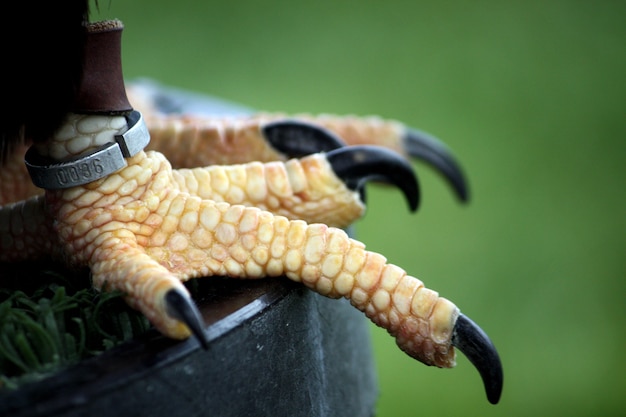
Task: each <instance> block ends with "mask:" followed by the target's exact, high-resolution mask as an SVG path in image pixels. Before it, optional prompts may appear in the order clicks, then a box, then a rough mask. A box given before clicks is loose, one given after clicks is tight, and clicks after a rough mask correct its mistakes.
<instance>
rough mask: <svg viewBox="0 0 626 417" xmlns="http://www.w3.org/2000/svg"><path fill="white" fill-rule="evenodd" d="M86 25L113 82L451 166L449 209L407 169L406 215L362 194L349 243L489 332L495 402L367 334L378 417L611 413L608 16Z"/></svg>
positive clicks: (373, 9)
mask: <svg viewBox="0 0 626 417" xmlns="http://www.w3.org/2000/svg"><path fill="white" fill-rule="evenodd" d="M99 7H100V11H99V12H97V13H94V16H93V17H92V19H93V20H95V19H99V18H104V17H117V18H120V19H121V20H122V21H123V22H124V23H125V25H126V29H125V33H124V48H123V59H124V69H125V70H124V71H125V75H126V77H127V78H129V79H134V78H138V77H150V78H153V79H156V80H159V81H161V82H163V83H166V84H168V85H172V86H177V87H182V88H186V89H191V90H194V91H198V92H201V93H208V94H212V95H216V96H219V97H223V98H226V99H229V100H232V101H234V102H237V103H241V104H245V105H247V106H251V107H254V108H258V109H262V110H267V111H287V112H290V113H295V112H313V113H319V112H330V113H337V114H348V113H354V114H359V115H368V114H378V115H381V116H384V117H387V118H394V119H399V120H401V121H403V122H405V123H406V124H408V125H410V126H413V127H418V128H421V129H424V130H426V131H429V132H432V133H433V134H435V135H437V136H438V137H440V138H441V139H442V140H443V141H445V142H446V143H447V144H448V145H449V146H450V147H451V148H452V149H453V150H454V152H455V154H456V155H457V156H458V158H459V159H460V161H462V163H463V165H464V167H465V169H466V171H467V173H468V176H469V179H470V182H471V188H472V201H471V203H470V204H469V205H468V206H462V205H460V204H459V203H458V202H457V201H456V199H455V198H454V196H453V195H452V193H451V192H450V190H449V189H448V188H447V186H446V185H445V184H444V182H443V181H442V180H441V178H440V177H438V176H437V175H436V174H435V173H434V172H433V171H432V170H430V169H429V168H428V167H426V166H423V165H419V164H416V168H417V170H418V173H419V175H420V180H421V184H422V190H423V194H422V195H423V201H422V207H421V210H420V211H419V212H418V214H417V215H411V214H409V213H408V212H407V210H406V206H405V203H404V200H403V197H402V196H401V195H400V193H399V192H397V191H395V190H391V189H383V188H379V187H376V186H370V187H369V188H368V200H369V205H368V212H367V214H366V216H365V218H363V219H362V220H360V221H359V222H358V224H357V228H356V231H357V237H358V238H359V239H360V240H362V241H364V242H365V243H366V244H367V245H368V247H369V248H370V249H372V250H375V251H378V252H381V253H383V254H384V255H386V256H387V257H388V259H389V260H390V261H391V262H393V263H395V264H398V265H400V266H402V267H403V268H405V269H407V270H408V271H409V272H410V273H411V274H413V275H415V276H417V277H419V278H421V279H422V280H423V281H424V282H425V283H426V284H427V286H429V287H430V288H433V289H435V290H437V291H439V292H440V294H441V295H443V296H445V297H447V298H449V299H451V300H453V301H454V302H455V303H456V304H457V305H459V306H460V307H461V309H462V310H463V311H464V312H465V313H466V314H467V315H469V316H470V317H472V318H473V319H474V320H475V321H476V322H477V323H479V324H480V325H481V326H482V327H483V328H484V329H485V330H486V331H487V332H488V333H489V335H490V336H491V337H492V339H493V341H494V343H495V344H496V346H497V347H498V349H499V351H500V354H501V357H502V360H503V363H504V370H505V387H504V393H503V397H502V400H501V403H500V404H499V405H497V406H491V405H489V404H488V403H487V401H486V398H485V396H484V393H483V388H482V383H481V381H480V378H479V376H478V374H477V373H476V371H475V370H474V369H473V367H472V366H471V365H470V363H469V362H468V361H467V360H466V359H465V358H464V357H461V355H459V356H460V357H459V360H458V366H457V368H455V369H453V370H439V369H435V368H429V367H425V366H421V365H420V364H418V363H417V362H415V361H413V360H412V359H410V358H408V357H407V356H406V355H404V354H403V353H402V352H401V351H400V350H399V349H397V348H396V346H395V343H394V341H393V339H392V338H390V337H388V336H387V334H386V332H385V331H383V330H381V329H378V328H375V327H374V326H372V334H373V341H374V349H375V353H376V360H377V363H376V366H377V369H378V374H379V381H380V391H381V392H380V399H379V402H378V410H377V415H378V416H379V417H400V416H419V415H422V416H425V415H428V416H478V415H480V416H489V415H506V416H548V415H567V416H590V415H602V416H607V417H608V416H617V415H624V413H626V400H625V397H626V390H625V386H626V384H625V383H624V381H625V376H624V375H625V374H626V360H625V359H624V354H623V350H624V348H625V347H626V344H625V342H626V337H625V334H624V332H625V330H626V327H625V320H624V307H625V299H624V298H625V297H624V295H625V291H624V290H625V286H624V278H625V275H626V274H625V272H626V268H625V267H626V261H625V247H626V245H625V243H626V239H625V238H626V233H625V232H626V212H625V203H626V199H625V189H624V185H625V181H624V180H625V177H626V170H625V168H624V156H625V153H626V145H625V139H626V135H625V133H626V118H625V110H626V80H625V75H626V50H625V42H626V25H625V24H624V17H625V16H626V2H619V1H596V2H588V1H560V0H552V1H535V0H531V1H510V2H503V1H494V0H478V1H472V2H466V1H459V0H457V1H445V0H444V1H437V2H426V1H415V0H413V1H391V0H389V1H385V2H382V1H370V0H361V1H359V2H355V1H345V0H333V1H327V0H317V1H314V2H312V1H310V2H298V1H293V0H291V1H265V2H262V1H257V2H254V1H248V0H240V1H236V2H234V1H233V2H226V1H222V2H216V1H212V2H208V1H204V2H203V1H197V0H178V1H176V2H172V1H147V0H135V1H126V2H122V1H100V2H99ZM216 383H219V382H217V381H216ZM207 390H208V391H209V393H208V395H210V387H207Z"/></svg>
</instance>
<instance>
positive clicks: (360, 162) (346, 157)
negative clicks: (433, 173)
mask: <svg viewBox="0 0 626 417" xmlns="http://www.w3.org/2000/svg"><path fill="white" fill-rule="evenodd" d="M326 157H327V159H328V162H329V163H330V165H331V166H332V168H333V171H335V174H337V176H338V177H339V178H341V179H342V180H343V181H344V182H345V183H346V185H347V186H348V188H350V189H352V190H355V191H361V190H362V189H363V185H364V184H365V182H367V181H368V180H376V181H383V182H386V183H389V184H393V185H395V186H397V187H398V188H400V189H401V190H402V191H403V192H404V195H405V197H406V199H407V201H408V203H409V207H410V209H411V211H415V210H417V207H418V206H419V198H420V193H419V185H418V182H417V176H416V175H415V171H413V167H412V166H411V164H410V163H409V162H408V161H407V160H406V159H404V158H403V157H402V156H401V155H399V154H397V153H396V152H393V151H391V150H389V149H386V148H382V147H380V146H373V145H360V146H347V147H344V148H340V149H335V150H334V151H331V152H328V153H327V155H326Z"/></svg>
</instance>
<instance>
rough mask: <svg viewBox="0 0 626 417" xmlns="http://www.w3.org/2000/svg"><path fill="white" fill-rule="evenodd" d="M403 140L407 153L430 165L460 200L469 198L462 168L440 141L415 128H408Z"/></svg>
mask: <svg viewBox="0 0 626 417" xmlns="http://www.w3.org/2000/svg"><path fill="white" fill-rule="evenodd" d="M403 140H404V148H405V149H406V151H407V153H408V154H409V155H411V156H414V157H416V158H419V159H422V160H424V161H425V162H427V163H429V164H430V165H432V166H433V167H434V168H435V169H437V170H438V171H439V172H440V173H441V174H443V176H444V177H445V178H446V180H448V183H450V185H451V186H452V188H453V189H454V191H455V192H456V194H457V196H458V197H459V199H460V200H461V201H462V202H467V201H468V200H469V187H468V184H467V180H466V178H465V175H464V174H463V170H462V169H461V166H460V165H459V163H458V162H457V161H456V159H455V158H454V156H452V153H451V152H450V150H449V149H448V148H447V147H446V146H445V145H444V144H443V143H442V142H441V141H439V140H438V139H437V138H435V137H434V136H431V135H429V134H428V133H426V132H422V131H420V130H416V129H408V130H407V132H406V134H405V136H404V139H403Z"/></svg>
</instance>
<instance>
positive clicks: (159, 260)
mask: <svg viewBox="0 0 626 417" xmlns="http://www.w3.org/2000/svg"><path fill="white" fill-rule="evenodd" d="M124 120H125V119H124V118H121V117H117V118H115V117H113V118H104V117H102V116H78V115H77V116H71V117H70V118H69V119H68V123H67V124H66V125H65V126H64V128H63V129H61V130H60V131H59V134H57V135H56V136H55V137H54V138H52V140H51V141H50V142H49V143H46V145H45V147H42V148H41V149H39V151H40V152H41V153H46V154H48V155H51V156H53V157H55V158H59V159H60V158H63V157H64V156H69V155H80V154H84V153H85V152H88V151H89V150H92V149H94V148H96V147H97V146H99V145H101V144H102V142H107V141H110V140H111V138H112V135H113V134H115V133H116V132H117V131H118V130H120V125H121V124H122V121H124ZM64 154H65V155H64ZM127 162H128V166H127V167H125V168H123V169H121V170H119V171H117V172H116V173H114V174H112V175H109V176H108V177H106V178H103V179H101V180H97V181H95V182H92V183H89V184H86V185H83V186H77V187H73V188H69V189H65V190H56V191H46V195H45V202H44V199H43V198H41V197H34V198H33V199H31V200H29V202H28V203H20V204H25V207H28V209H27V210H25V211H17V214H16V210H5V208H3V209H1V210H0V216H3V215H4V216H8V215H12V216H17V217H18V218H19V219H17V220H15V219H12V220H13V221H17V222H18V223H20V220H21V223H22V224H26V223H28V222H30V221H31V220H28V221H26V220H25V218H26V217H29V218H30V216H31V215H34V216H35V220H34V222H33V223H32V224H33V225H34V227H32V228H22V229H19V230H15V233H13V232H11V233H10V234H9V235H11V236H13V237H12V238H8V239H6V240H7V241H6V242H2V245H3V247H2V254H1V255H0V260H3V261H6V260H16V258H17V256H18V255H17V254H18V253H19V248H20V247H22V246H23V245H24V243H21V242H24V241H26V240H29V239H39V240H40V242H39V243H38V245H37V247H38V248H39V250H40V251H41V252H43V253H48V254H50V255H53V256H62V257H64V258H66V259H67V260H68V262H70V263H71V264H75V265H84V266H88V267H89V268H90V269H91V272H92V276H93V281H94V285H95V286H96V287H98V288H103V287H106V289H107V290H114V289H117V290H121V291H123V292H124V293H126V295H127V300H128V302H129V303H130V304H131V305H132V306H134V307H135V308H137V309H138V310H140V311H141V312H142V313H143V314H145V315H146V317H147V318H148V319H149V320H150V321H151V322H152V323H153V324H154V326H155V327H156V328H157V329H159V330H160V331H161V332H162V333H163V334H165V335H166V336H168V337H172V338H179V339H182V338H186V337H188V336H189V335H190V331H189V329H188V328H187V327H186V325H184V324H183V323H182V322H180V321H178V320H175V319H173V318H171V317H170V316H169V315H168V314H167V312H166V305H165V301H164V296H165V294H166V293H167V292H168V291H170V290H172V289H177V290H179V291H181V292H183V293H187V291H186V289H185V287H184V286H183V284H182V281H185V280H187V279H190V278H195V277H202V276H210V275H226V276H231V277H238V278H261V277H268V276H280V275H286V276H287V277H289V278H290V279H292V280H294V281H298V282H302V283H303V284H305V285H306V286H308V287H310V288H311V289H313V290H314V291H316V292H318V293H320V294H322V295H325V296H328V297H333V298H338V297H346V298H348V299H350V301H351V303H352V304H353V305H354V306H355V307H357V308H358V309H360V310H361V311H364V312H365V314H366V315H367V316H368V317H370V318H371V319H372V320H373V321H374V322H375V323H376V324H378V325H380V326H382V327H384V328H386V329H387V330H388V331H389V332H390V333H391V334H392V335H394V336H395V337H396V341H397V343H398V345H399V346H400V348H401V349H403V350H404V351H405V352H407V353H408V354H409V355H411V356H413V357H415V358H416V359H418V360H420V361H422V362H424V363H426V364H429V365H436V366H440V367H450V366H453V365H454V356H455V355H454V348H453V347H452V346H451V337H452V330H453V328H454V324H455V322H456V318H457V317H458V314H459V312H458V309H457V308H456V307H455V306H454V304H452V303H451V302H450V301H448V300H446V299H444V298H440V297H438V295H437V293H435V292H433V291H431V290H429V289H427V288H425V287H424V286H423V284H422V282H421V281H419V280H418V279H416V278H414V277H411V276H409V275H407V273H406V272H405V271H404V270H402V269H401V268H399V267H397V266H394V265H391V264H388V263H387V261H386V259H385V258H384V257H383V256H382V255H380V254H377V253H374V252H370V251H367V250H366V249H365V246H364V245H363V244H362V243H361V242H358V241H356V240H354V239H351V238H349V237H348V236H347V234H346V233H345V232H344V231H343V230H341V229H339V228H333V227H329V226H328V225H326V224H321V223H314V224H310V223H306V222H305V221H303V220H290V219H288V218H287V217H284V216H281V215H276V214H273V213H271V212H269V211H265V210H262V209H260V208H258V207H247V206H244V205H241V204H234V205H233V204H229V203H228V202H217V201H215V200H213V199H209V198H206V197H204V196H205V195H206V196H211V195H214V194H212V193H213V192H214V190H209V191H208V192H207V193H205V191H200V188H202V187H203V186H204V185H205V184H204V181H203V180H202V178H204V176H207V175H214V174H215V171H213V172H211V169H207V170H199V171H197V170H191V171H189V170H183V171H176V170H172V168H171V165H170V163H169V162H168V160H167V159H166V158H165V157H164V156H163V155H162V154H161V153H158V152H154V151H148V152H139V153H138V154H137V155H135V156H134V157H132V158H129V159H127ZM290 164H291V165H290ZM280 166H282V167H285V170H286V171H287V172H289V174H281V175H280V177H281V178H282V179H281V180H280V181H279V182H281V183H282V184H283V185H284V184H286V183H289V184H290V187H291V191H292V192H293V190H298V189H299V188H298V187H300V186H302V185H306V183H307V182H308V181H318V182H319V183H316V184H311V185H314V186H313V187H311V189H313V188H314V189H316V190H317V191H318V192H319V189H320V185H323V184H335V185H332V186H330V188H329V194H334V193H335V192H336V191H334V190H335V189H336V184H340V183H341V180H339V179H338V178H336V176H335V175H334V173H333V172H332V169H331V168H330V167H329V165H328V163H327V162H326V161H325V159H324V157H323V155H312V156H310V157H307V158H303V159H302V160H300V161H293V162H290V163H287V164H286V165H280ZM289 166H293V167H294V168H293V169H292V170H291V171H290V169H289ZM220 169H226V170H227V168H220ZM232 169H233V172H234V173H235V174H234V175H235V176H237V175H241V174H242V172H247V171H246V170H247V169H250V170H251V172H253V173H260V172H261V171H263V169H267V165H266V166H263V165H259V164H250V165H247V166H246V167H235V168H232ZM270 170H271V169H270ZM307 172H310V174H307ZM266 174H267V173H266ZM225 175H226V177H228V174H225ZM266 176H267V177H268V178H270V177H272V178H273V176H272V175H266ZM218 177H221V178H222V179H223V178H224V174H220V175H218ZM286 178H289V180H288V181H287V180H286ZM250 179H251V180H252V181H254V182H255V183H258V182H259V177H257V176H256V174H255V175H253V176H251V177H250ZM235 182H236V181H235ZM261 182H263V181H262V180H261ZM270 183H272V180H270V181H268V184H270ZM195 184H197V186H196V185H195ZM274 185H275V184H274ZM218 188H219V187H218ZM225 188H226V189H228V190H231V191H232V190H233V189H234V188H233V186H232V185H229V186H227V187H225ZM247 188H250V187H248V186H246V182H245V181H242V182H241V183H240V184H238V185H237V189H238V190H239V191H238V192H237V193H236V194H238V195H240V194H242V193H243V194H245V190H246V189H247ZM252 188H254V187H252ZM271 188H272V186H270V185H268V186H267V187H266V191H267V195H269V194H270V192H269V191H270V190H271ZM279 188H280V187H279ZM287 188H289V187H287ZM304 188H306V187H304ZM330 190H333V191H330ZM287 194H288V193H287ZM296 194H298V193H297V192H296V193H294V195H296ZM350 194H352V195H354V193H350ZM201 195H202V196H201ZM224 195H228V192H227V193H226V194H222V196H224ZM267 195H265V196H263V195H259V196H257V197H253V196H247V197H245V198H244V199H246V198H247V199H248V202H250V203H251V204H254V205H259V201H264V200H265V201H269V200H268V198H267ZM355 198H356V197H355ZM270 208H271V207H270ZM322 211H324V210H322ZM295 215H296V216H297V215H298V213H295ZM51 219H54V222H53V221H52V220H51ZM56 239H58V240H56Z"/></svg>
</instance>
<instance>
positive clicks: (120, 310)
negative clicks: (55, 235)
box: [0, 264, 150, 392]
mask: <svg viewBox="0 0 626 417" xmlns="http://www.w3.org/2000/svg"><path fill="white" fill-rule="evenodd" d="M85 272H86V271H75V272H70V271H67V270H65V269H63V268H62V267H61V266H60V265H54V264H45V265H44V264H39V265H16V266H15V267H13V268H5V269H4V270H3V271H2V278H3V285H4V288H0V392H1V391H2V390H14V389H17V388H19V387H20V386H22V385H23V384H26V383H29V382H34V381H39V380H43V379H45V378H46V377H48V376H50V375H53V374H55V373H56V372H59V371H61V370H64V369H66V368H67V367H69V366H72V365H75V364H77V363H78V362H80V361H81V360H84V359H87V358H91V357H94V356H97V355H99V354H100V353H102V352H104V351H106V350H108V349H110V348H112V347H114V346H117V345H119V344H120V343H122V342H124V341H128V340H131V339H133V338H134V337H136V336H138V335H141V334H143V333H144V332H145V331H146V330H147V329H149V328H150V324H149V323H148V320H147V319H146V318H145V317H144V316H142V315H141V314H140V313H138V312H136V311H135V310H132V309H131V308H130V307H128V306H127V305H126V303H125V302H124V301H123V300H122V298H121V294H120V293H119V292H102V293H101V292H98V291H96V290H94V289H93V288H92V287H91V283H90V280H89V276H88V274H86V273H85Z"/></svg>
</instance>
